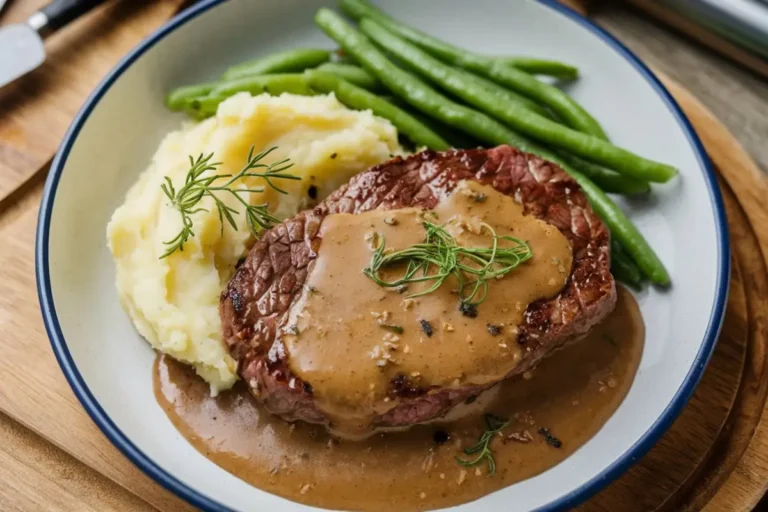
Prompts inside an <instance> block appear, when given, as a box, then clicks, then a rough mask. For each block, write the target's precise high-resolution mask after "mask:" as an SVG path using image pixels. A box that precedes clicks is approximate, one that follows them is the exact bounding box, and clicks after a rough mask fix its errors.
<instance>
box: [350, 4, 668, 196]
mask: <svg viewBox="0 0 768 512" xmlns="http://www.w3.org/2000/svg"><path fill="white" fill-rule="evenodd" d="M360 30H361V31H362V32H363V33H364V34H365V35H367V36H368V37H369V38H370V39H372V40H373V41H374V42H375V43H377V44H378V45H379V46H381V47H382V48H386V50H387V52H388V53H390V54H392V55H393V56H395V57H396V58H397V59H398V60H399V61H401V62H404V63H405V64H406V65H408V66H409V67H410V68H412V69H414V70H416V71H417V72H418V73H419V74H420V75H422V76H423V77H425V78H427V79H429V80H430V81H432V82H433V83H434V84H436V85H438V86H440V87H442V88H443V89H445V90H447V91H449V92H450V93H452V94H454V95H456V96H458V97H459V98H461V99H462V100H464V101H466V102H467V103H469V104H470V105H472V106H474V107H476V108H478V109H479V110H481V111H483V112H485V113H487V114H489V115H491V116H493V117H496V118H497V119H499V120H501V121H503V122H504V123H505V124H507V125H509V126H510V127H511V128H513V129H515V130H517V131H519V132H521V133H523V134H525V135H528V136H531V137H533V138H535V139H538V140H539V141H541V142H544V143H548V144H550V145H552V146H556V147H560V148H563V149H565V150H567V151H569V152H571V153H574V154H576V155H579V156H581V157H584V158H586V159H588V160H590V161H594V162H596V163H600V164H603V165H606V166H608V167H610V168H611V169H614V170H616V171H618V172H621V173H622V174H626V175H628V176H633V177H635V178H638V179H640V180H648V181H656V182H665V181H668V180H670V179H672V178H673V177H674V176H675V175H676V174H677V170H676V169H675V168H674V167H671V166H669V165H666V164H662V163H658V162H654V161H652V160H648V159H645V158H643V157H640V156H638V155H636V154H634V153H631V152H630V151H627V150H625V149H622V148H619V147H616V146H614V145H612V144H610V143H609V142H606V141H605V140H603V139H600V138H598V137H593V136H591V135H587V134H585V133H581V132H577V131H575V130H572V129H570V128H568V127H566V126H563V125H561V124H559V123H557V122H555V121H552V120H550V119H548V118H546V117H544V116H542V115H540V114H537V113H536V112H532V111H530V110H528V109H526V108H521V106H520V105H519V103H515V102H512V101H508V100H506V99H504V98H501V97H499V96H498V95H493V94H489V93H488V90H487V89H485V88H484V87H482V85H480V84H477V83H476V82H475V81H473V80H467V79H466V76H465V75H462V74H460V73H456V72H455V70H454V69H453V68H452V67H451V66H449V65H447V64H444V63H443V62H441V61H439V60H437V59H435V58H434V57H432V56H430V55H429V54H428V53H426V52H424V51H423V50H421V49H420V48H418V47H417V46H416V45H413V44H411V43H409V42H408V41H406V40H405V39H402V38H400V37H399V36H397V35H395V34H394V33H392V32H390V31H389V30H387V29H386V28H385V27H383V26H382V25H380V24H378V23H376V22H375V21H373V20H371V19H367V18H366V19H363V20H362V21H361V22H360Z"/></svg>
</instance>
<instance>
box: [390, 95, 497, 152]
mask: <svg viewBox="0 0 768 512" xmlns="http://www.w3.org/2000/svg"><path fill="white" fill-rule="evenodd" d="M379 97H380V98H381V99H383V100H386V101H388V102H390V103H391V104H393V105H395V106H396V107H400V108H401V109H403V110H407V109H408V107H409V105H408V103H406V102H404V101H403V100H401V99H400V98H397V97H395V96H379ZM411 110H412V109H411ZM409 113H410V114H411V115H412V116H413V117H415V118H416V119H418V120H419V121H421V122H422V123H423V124H425V125H427V126H428V127H429V128H431V129H432V131H434V132H435V133H437V134H438V135H440V136H441V137H442V138H443V139H445V140H446V141H447V142H448V144H450V146H451V147H452V148H457V149H470V148H476V147H479V146H481V145H482V144H481V143H480V141H478V140H477V139H475V138H473V137H471V136H469V135H467V134H466V133H464V132H461V131H459V130H457V129H456V128H454V127H452V126H448V125H446V124H443V123H441V122H440V121H438V120H437V119H434V118H432V117H429V116H427V115H426V114H424V113H422V112H419V111H414V112H409Z"/></svg>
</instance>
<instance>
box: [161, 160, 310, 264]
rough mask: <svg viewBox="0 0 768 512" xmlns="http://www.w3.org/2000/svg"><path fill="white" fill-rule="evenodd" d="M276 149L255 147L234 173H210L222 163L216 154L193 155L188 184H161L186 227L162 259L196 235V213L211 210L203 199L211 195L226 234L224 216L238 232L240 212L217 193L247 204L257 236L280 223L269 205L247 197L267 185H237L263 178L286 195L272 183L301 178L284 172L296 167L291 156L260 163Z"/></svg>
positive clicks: (167, 180)
mask: <svg viewBox="0 0 768 512" xmlns="http://www.w3.org/2000/svg"><path fill="white" fill-rule="evenodd" d="M275 149H277V148H274V147H273V148H271V149H268V150H266V151H262V152H261V153H257V154H254V150H255V147H254V146H251V150H250V151H249V152H248V159H247V161H246V163H245V165H244V166H243V168H242V169H240V171H239V172H238V173H237V174H234V175H232V174H210V171H215V170H216V169H217V168H218V167H219V166H220V165H221V162H212V161H211V160H212V159H213V153H211V154H209V155H202V154H201V155H200V156H199V157H197V159H196V160H195V159H194V158H193V157H192V156H190V157H189V165H190V169H189V171H187V176H186V179H185V180H184V185H183V186H181V187H180V188H179V189H176V187H174V185H173V182H172V181H171V179H170V178H169V177H168V176H166V177H165V182H164V183H163V184H161V185H160V188H162V189H163V192H164V193H165V195H166V196H167V197H168V199H169V200H170V201H171V206H172V207H173V208H174V209H176V210H178V212H179V215H181V223H182V227H181V231H179V233H178V234H177V235H176V236H175V237H174V238H172V239H171V240H168V241H167V242H163V243H164V244H165V246H166V247H167V248H166V250H165V252H164V253H163V254H162V255H161V256H160V259H163V258H167V257H168V256H170V255H171V254H173V253H174V252H175V251H176V250H177V249H178V250H179V251H183V250H184V244H185V243H187V241H189V239H190V238H191V237H193V236H195V233H194V231H192V226H193V222H192V215H193V214H195V213H197V212H207V211H208V210H207V209H206V208H203V207H202V206H200V201H201V200H202V199H203V198H204V197H209V198H211V199H212V200H213V203H214V205H215V206H216V209H217V210H218V213H219V222H220V224H221V231H222V233H223V232H224V224H225V223H224V219H226V220H227V222H228V223H229V225H230V226H232V229H234V230H235V231H237V223H236V222H235V218H234V215H238V214H239V212H238V211H237V210H236V209H235V208H233V207H231V206H229V205H227V204H225V203H224V201H222V200H221V198H219V196H218V195H217V194H215V193H214V192H216V193H222V194H225V193H228V194H231V195H232V196H233V197H234V198H235V199H236V200H237V201H238V202H239V203H240V204H241V205H243V207H244V208H245V220H246V222H247V223H248V228H249V229H250V230H251V233H253V235H254V236H258V234H259V232H261V230H263V229H267V228H270V227H272V226H273V225H274V224H276V223H277V222H279V219H276V218H275V217H273V216H272V215H270V213H269V210H268V207H269V205H268V204H266V203H265V204H260V205H252V204H250V203H249V202H248V201H247V200H246V199H245V197H243V194H247V193H261V192H264V189H265V187H253V188H247V187H246V188H238V187H235V186H234V184H235V182H236V181H238V180H242V179H243V178H263V179H264V180H265V181H266V183H267V185H269V186H270V187H272V188H274V189H275V190H277V191H278V192H280V193H281V194H286V193H287V192H286V191H285V190H282V189H281V188H279V187H278V186H277V185H275V184H274V183H272V180H274V179H287V180H300V179H301V178H300V177H298V176H293V175H291V174H286V173H285V172H284V171H286V170H288V169H290V168H291V167H292V166H293V164H291V163H289V161H288V160H287V159H286V160H280V161H279V162H274V163H271V164H269V165H267V164H263V163H260V162H261V160H263V159H264V158H265V157H266V156H267V155H269V154H270V153H271V152H272V151H274V150H275ZM252 169H264V171H262V172H250V171H252ZM227 178H229V179H227ZM223 179H227V181H226V182H225V183H224V184H222V185H214V183H215V182H216V181H218V180H223ZM246 197H247V196H246Z"/></svg>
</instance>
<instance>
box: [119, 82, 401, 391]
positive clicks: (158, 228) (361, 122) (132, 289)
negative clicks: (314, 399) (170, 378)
mask: <svg viewBox="0 0 768 512" xmlns="http://www.w3.org/2000/svg"><path fill="white" fill-rule="evenodd" d="M251 146H255V149H256V151H263V150H265V149H268V148H271V147H273V146H276V147H277V148H278V149H277V150H275V151H274V152H273V153H271V154H270V155H269V157H268V159H267V160H266V161H265V163H270V162H274V161H277V160H281V159H284V158H290V160H291V162H292V163H293V164H294V167H293V168H292V169H291V170H290V171H289V172H291V173H292V174H295V175H296V176H300V177H301V181H287V180H281V181H279V183H278V184H279V186H280V187H281V188H283V189H285V190H287V191H288V192H289V194H287V195H281V194H279V193H277V192H275V191H274V190H271V189H269V188H267V190H265V191H264V192H263V193H243V197H244V198H249V199H247V200H249V201H250V203H251V204H263V203H265V202H266V203H269V205H270V211H272V212H273V214H274V215H276V216H277V217H278V218H285V217H287V216H290V215H293V214H294V213H296V212H297V211H298V210H299V209H300V208H302V207H304V206H307V205H308V204H309V203H311V201H312V199H314V198H315V197H317V198H322V197H324V196H326V195H327V194H328V193H330V192H331V191H333V190H334V189H336V188H337V187H338V186H339V185H341V184H342V183H344V182H346V181H347V180H348V179H349V178H350V177H351V176H352V175H354V174H356V173H357V172H359V171H361V170H363V169H366V168H367V167H370V166H371V165H374V164H376V163H379V162H381V161H383V160H386V159H388V158H389V157H390V156H391V155H392V154H393V153H398V154H399V153H400V152H401V149H400V146H399V145H398V142H397V131H396V130H395V128H394V127H393V126H392V125H391V124H390V123H389V122H388V121H386V120H383V119H380V118H377V117H375V116H373V115H372V114H371V113H370V112H356V111H352V110H348V109H347V108H345V107H344V106H343V105H341V104H340V103H339V102H338V101H337V100H336V98H334V97H333V96H332V95H331V96H315V97H303V96H294V95H289V94H283V95H282V96H279V97H272V96H267V95H261V96H257V97H251V96H250V95H248V94H246V93H243V94H239V95H236V96H234V97H232V98H230V99H228V100H227V101H225V102H224V103H222V104H221V106H220V107H219V110H218V113H217V115H216V117H214V118H211V119H208V120H205V121H203V122H201V123H198V124H194V125H190V126H186V127H184V128H183V129H181V130H179V131H177V132H173V133H171V134H169V135H168V136H167V137H166V138H165V140H163V142H162V143H161V145H160V148H159V149H158V151H157V153H156V154H155V156H154V157H153V159H152V162H151V164H150V166H149V168H148V169H147V170H146V171H144V173H143V174H141V176H140V177H139V179H138V182H137V183H136V184H135V185H134V186H133V187H132V188H131V189H130V191H129V192H128V195H127V197H126V199H125V203H124V204H123V205H122V206H120V207H119V208H118V209H117V210H116V211H115V213H114V215H113V216H112V220H111V222H110V223H109V226H108V227H107V237H108V243H109V248H110V250H111V251H112V255H113V257H114V259H115V262H116V265H117V290H118V293H119V295H120V299H121V301H122V303H123V306H124V307H125V309H126V311H127V312H128V314H129V315H130V316H131V319H132V320H133V322H134V324H135V325H136V328H137V329H138V330H139V332H140V333H141V335H142V336H143V337H144V338H146V339H147V341H149V342H150V343H151V344H152V346H153V347H155V348H156V349H157V350H160V351H162V352H165V353H166V354H169V355H171V356H172V357H174V358H176V359H178V360H180V361H183V362H186V363H189V364H192V365H193V366H194V367H195V369H196V371H197V373H198V374H199V375H200V376H201V377H202V378H204V379H205V380H206V381H207V382H208V383H209V384H210V386H211V392H212V393H214V394H215V393H217V392H218V391H220V390H223V389H227V388H229V387H231V386H232V384H233V383H234V382H235V380H236V379H237V374H236V364H235V362H234V361H233V360H232V358H231V357H230V356H229V355H228V354H227V351H226V349H225V348H224V346H223V344H222V342H221V336H220V328H221V324H220V320H219V312H218V304H219V294H220V293H221V291H222V289H223V287H224V285H225V284H226V283H227V281H228V280H229V278H230V277H231V276H232V274H233V272H234V268H235V265H236V264H237V262H238V260H239V259H240V258H241V257H242V256H243V255H245V254H246V252H247V250H248V248H249V247H250V245H251V244H252V242H253V239H252V236H251V235H250V232H249V230H248V226H247V224H246V222H245V216H244V215H243V211H242V206H241V205H240V204H239V203H237V202H236V200H235V199H234V198H233V197H231V194H221V193H220V194H219V197H220V198H221V199H222V200H223V201H224V202H225V203H226V204H228V205H230V206H232V207H234V208H235V209H237V210H238V211H239V212H240V215H237V216H235V220H236V222H237V224H238V230H237V231H235V230H233V229H232V228H231V226H229V225H225V226H224V231H223V235H222V233H221V224H220V222H219V216H218V213H217V210H216V208H215V206H214V205H213V204H212V200H211V199H210V198H204V199H203V201H202V202H201V206H203V207H205V208H207V209H208V211H207V212H198V213H195V214H193V215H192V216H191V217H192V219H193V221H194V226H193V228H192V230H193V232H194V236H193V237H192V238H190V239H189V241H188V242H187V243H186V244H185V245H184V251H183V252H180V251H176V252H175V253H173V254H172V255H170V256H169V257H167V258H165V259H160V256H161V255H162V254H163V253H164V252H165V250H166V246H165V245H164V243H163V242H165V241H168V240H171V239H173V238H174V237H175V236H176V235H177V234H178V232H179V230H180V229H181V227H182V224H181V218H180V215H179V212H178V211H177V210H176V209H174V208H173V207H172V206H171V205H170V202H169V200H168V198H167V197H166V196H165V195H164V194H163V192H162V190H161V188H160V185H161V184H162V183H163V179H164V177H165V176H168V177H169V178H170V179H171V180H172V182H173V184H174V186H175V187H176V188H177V189H178V188H179V187H181V186H182V185H183V183H184V179H185V177H186V174H187V171H188V170H189V156H190V155H192V156H194V157H197V156H198V155H200V154H201V153H202V154H209V153H213V155H214V157H213V160H214V161H216V162H221V165H220V166H219V167H218V169H217V170H216V171H215V172H217V173H220V174H230V173H231V174H234V173H236V172H237V171H239V170H240V169H241V168H242V166H243V164H244V162H245V160H246V158H247V155H248V151H249V149H250V148H251ZM263 185H264V183H263V180H262V179H261V178H250V179H248V182H247V183H242V184H240V187H241V188H253V187H254V186H263Z"/></svg>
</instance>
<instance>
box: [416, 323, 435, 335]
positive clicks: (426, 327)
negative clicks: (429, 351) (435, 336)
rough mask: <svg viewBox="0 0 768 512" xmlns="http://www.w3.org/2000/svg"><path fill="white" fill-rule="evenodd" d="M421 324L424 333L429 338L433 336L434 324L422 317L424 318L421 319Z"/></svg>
mask: <svg viewBox="0 0 768 512" xmlns="http://www.w3.org/2000/svg"><path fill="white" fill-rule="evenodd" d="M419 325H420V326H421V330H422V331H424V334H426V335H427V338H431V337H432V333H433V332H434V330H433V329H432V324H430V323H429V322H427V321H426V320H424V319H422V320H419Z"/></svg>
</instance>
